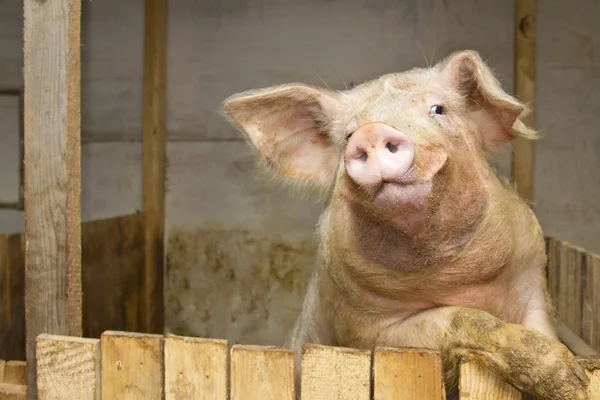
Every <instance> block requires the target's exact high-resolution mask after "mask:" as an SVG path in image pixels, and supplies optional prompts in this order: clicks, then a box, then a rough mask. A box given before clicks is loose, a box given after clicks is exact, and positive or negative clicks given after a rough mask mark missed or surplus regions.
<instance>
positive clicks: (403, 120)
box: [224, 51, 534, 236]
mask: <svg viewBox="0 0 600 400" xmlns="http://www.w3.org/2000/svg"><path fill="white" fill-rule="evenodd" d="M224 111H225V113H226V115H227V116H228V117H229V118H230V119H231V120H232V122H233V123H234V124H235V125H236V126H238V127H239V128H240V129H241V130H242V132H244V133H245V135H246V137H247V138H248V139H249V140H250V142H251V143H252V145H253V147H255V148H256V149H257V150H258V152H259V153H260V157H259V158H260V159H262V160H263V161H264V162H265V163H266V166H267V169H268V170H270V171H272V172H275V173H276V174H277V175H278V176H281V177H284V178H286V180H287V181H290V182H293V183H303V184H306V185H308V186H311V187H313V188H317V189H320V190H322V191H323V192H325V193H328V194H329V195H330V198H331V199H332V200H337V201H342V202H344V203H345V204H346V205H350V206H349V207H350V208H351V209H352V210H354V211H356V212H357V213H359V214H362V215H364V216H365V217H367V218H370V219H372V220H376V221H378V222H379V223H382V224H387V226H389V227H392V228H394V229H397V230H399V231H401V232H404V233H406V234H408V235H413V236H414V235H418V234H419V233H420V232H422V231H424V229H425V228H426V226H427V221H431V220H432V219H435V216H436V213H438V212H439V210H440V207H442V208H444V207H445V213H444V214H446V215H450V214H453V213H458V215H460V214H461V213H463V212H465V211H466V210H469V209H471V210H473V209H482V208H485V198H486V197H489V196H490V190H489V186H490V185H491V184H492V183H493V182H496V181H495V179H496V177H495V175H494V174H493V171H492V170H491V167H490V166H489V164H488V163H487V160H486V158H485V154H486V152H488V151H492V150H494V149H496V148H497V147H499V146H501V145H503V144H505V143H507V142H509V141H510V140H512V139H513V138H515V137H527V138H533V137H534V132H533V131H531V130H529V129H528V128H526V127H525V126H524V124H523V123H522V122H521V121H520V120H519V117H520V116H521V115H522V114H523V113H524V112H525V111H526V110H525V107H524V105H523V104H521V103H520V102H518V101H517V100H516V99H515V98H513V97H511V96H510V95H508V94H507V93H505V92H504V91H503V90H502V88H501V86H500V84H499V82H498V81H497V79H496V78H495V77H494V75H493V73H492V72H491V71H490V69H489V68H488V67H487V66H486V64H485V63H484V62H483V61H482V60H481V58H480V57H479V55H478V54H477V53H476V52H472V51H463V52H458V53H455V54H452V55H451V56H449V57H448V58H447V59H446V60H444V61H442V62H440V63H439V64H437V65H435V66H434V67H431V68H426V69H414V70H412V71H409V72H405V73H399V74H389V75H385V76H382V77H381V78H379V79H377V80H374V81H371V82H368V83H365V84H363V85H360V86H357V87H356V88H354V89H352V90H347V91H342V92H334V91H331V90H325V89H321V88H314V87H309V86H306V85H303V84H289V85H282V86H277V87H271V88H266V89H260V90H256V91H250V92H245V93H241V94H237V95H234V96H232V97H230V98H228V99H227V100H226V101H225V103H224ZM482 200H483V201H482ZM482 206H483V207H482ZM455 215H457V214H455ZM440 218H447V217H440Z"/></svg>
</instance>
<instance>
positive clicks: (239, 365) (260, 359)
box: [230, 345, 295, 400]
mask: <svg viewBox="0 0 600 400" xmlns="http://www.w3.org/2000/svg"><path fill="white" fill-rule="evenodd" d="M230 382H231V383H230V385H231V400H294V398H295V397H294V396H295V393H294V391H295V388H294V353H293V352H292V351H289V350H284V349H280V348H276V347H263V346H242V345H236V346H233V347H232V348H231V378H230Z"/></svg>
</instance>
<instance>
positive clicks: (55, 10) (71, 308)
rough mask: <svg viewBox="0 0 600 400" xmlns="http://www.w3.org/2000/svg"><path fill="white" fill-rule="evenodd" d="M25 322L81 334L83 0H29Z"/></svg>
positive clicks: (30, 371) (31, 392)
mask: <svg viewBox="0 0 600 400" xmlns="http://www.w3.org/2000/svg"><path fill="white" fill-rule="evenodd" d="M24 18H25V22H24V32H23V35H24V42H25V44H24V69H23V78H24V83H25V96H24V117H25V121H24V128H25V129H24V142H25V152H24V164H25V168H24V172H25V235H26V243H25V318H26V332H27V333H26V339H27V340H26V347H27V381H28V397H29V398H30V399H31V398H36V378H35V376H36V375H35V369H36V360H35V338H36V336H37V335H38V334H40V333H51V334H62V335H71V336H80V335H81V326H82V325H81V320H82V313H81V304H82V299H81V227H80V223H81V213H80V209H81V204H80V196H81V161H80V157H81V143H80V119H81V118H80V107H81V101H80V100H81V92H80V88H81V87H80V77H81V59H80V54H81V52H80V47H81V43H80V39H81V38H80V32H81V1H80V0H46V1H39V0H24Z"/></svg>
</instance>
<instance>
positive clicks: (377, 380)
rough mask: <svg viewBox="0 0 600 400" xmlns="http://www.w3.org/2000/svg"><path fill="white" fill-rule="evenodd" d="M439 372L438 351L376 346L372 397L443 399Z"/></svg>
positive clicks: (444, 394) (387, 399) (383, 399)
mask: <svg viewBox="0 0 600 400" xmlns="http://www.w3.org/2000/svg"><path fill="white" fill-rule="evenodd" d="M442 374H443V371H442V358H441V354H440V353H439V352H437V351H431V350H426V349H388V348H377V349H375V353H374V355H373V385H374V387H373V398H374V400H394V399H396V400H411V399H420V400H440V399H445V398H446V390H445V388H444V380H443V375H442Z"/></svg>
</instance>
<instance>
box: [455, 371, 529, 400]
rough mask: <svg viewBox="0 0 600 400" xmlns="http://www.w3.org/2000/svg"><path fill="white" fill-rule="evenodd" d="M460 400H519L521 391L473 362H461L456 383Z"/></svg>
mask: <svg viewBox="0 0 600 400" xmlns="http://www.w3.org/2000/svg"><path fill="white" fill-rule="evenodd" d="M458 391H459V398H460V400H467V399H468V400H484V399H485V400H521V399H522V396H521V393H520V392H519V391H518V390H517V389H515V388H514V387H513V386H512V385H509V384H508V383H506V382H504V381H502V380H501V379H500V378H499V377H498V376H496V375H494V374H493V373H491V372H490V371H488V370H485V369H483V368H481V367H480V366H479V365H477V364H476V363H474V362H466V363H462V364H461V366H460V379H459V384H458Z"/></svg>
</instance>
